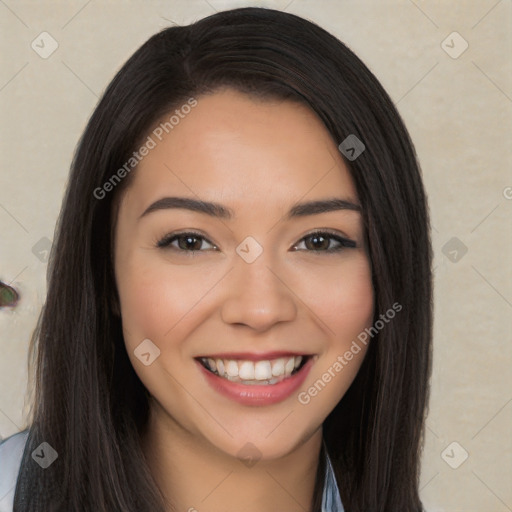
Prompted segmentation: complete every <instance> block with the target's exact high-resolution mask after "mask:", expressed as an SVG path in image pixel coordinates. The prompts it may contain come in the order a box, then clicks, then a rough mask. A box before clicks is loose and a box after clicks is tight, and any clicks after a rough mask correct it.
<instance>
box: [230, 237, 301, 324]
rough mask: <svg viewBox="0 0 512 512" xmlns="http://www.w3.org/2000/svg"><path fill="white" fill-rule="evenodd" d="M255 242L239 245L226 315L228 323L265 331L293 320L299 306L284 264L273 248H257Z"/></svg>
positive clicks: (231, 277)
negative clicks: (281, 272) (290, 287)
mask: <svg viewBox="0 0 512 512" xmlns="http://www.w3.org/2000/svg"><path fill="white" fill-rule="evenodd" d="M251 243H252V242H251V241H250V240H248V241H246V242H245V243H244V242H242V243H241V244H240V245H239V246H238V248H237V255H236V256H235V258H234V269H233V271H232V272H230V277H229V280H230V281H229V289H228V293H227V296H226V298H225V301H224V303H223V305H222V318H223V320H224V321H225V322H226V323H237V324H245V325H247V326H250V327H252V328H254V329H258V330H262V329H268V328H269V327H271V326H272V325H273V324H275V323H278V322H283V321H290V320H292V319H293V318H294V317H295V315H296V309H297V308H296V303H295V301H294V298H293V294H292V292H291V291H290V290H289V289H288V288H287V287H286V286H285V284H284V282H286V280H285V279H284V276H283V277H281V276H280V275H279V274H280V269H281V268H282V267H281V266H280V265H278V261H277V259H276V258H275V257H274V255H273V254H272V251H270V250H262V249H263V248H261V250H256V247H255V246H254V245H252V246H251ZM260 247H261V246H260ZM244 249H245V251H244ZM283 281H284V282H283Z"/></svg>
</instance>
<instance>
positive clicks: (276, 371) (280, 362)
mask: <svg viewBox="0 0 512 512" xmlns="http://www.w3.org/2000/svg"><path fill="white" fill-rule="evenodd" d="M285 362H286V359H283V358H282V357H281V358H280V359H276V360H275V361H274V362H273V363H272V375H273V376H274V377H279V376H280V375H284V364H285Z"/></svg>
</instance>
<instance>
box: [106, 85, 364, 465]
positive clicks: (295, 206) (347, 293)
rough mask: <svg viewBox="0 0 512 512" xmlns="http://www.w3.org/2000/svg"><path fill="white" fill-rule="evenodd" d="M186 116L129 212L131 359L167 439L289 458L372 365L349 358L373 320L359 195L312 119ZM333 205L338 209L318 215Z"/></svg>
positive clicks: (155, 154)
mask: <svg viewBox="0 0 512 512" xmlns="http://www.w3.org/2000/svg"><path fill="white" fill-rule="evenodd" d="M185 111H186V112H189V113H187V114H186V115H185V114H183V112H185ZM180 113H181V115H180V117H179V122H178V123H176V124H173V127H172V129H169V125H168V126H167V131H168V132H169V133H168V134H166V132H165V130H162V129H160V130H158V129H157V130H156V131H154V132H152V133H151V134H150V136H151V137H152V139H153V141H154V142H155V147H153V148H151V149H150V150H149V152H148V154H147V155H146V156H145V157H144V158H143V159H142V161H141V162H140V164H139V165H138V168H137V170H136V171H134V172H135V175H134V176H133V178H134V180H133V182H132V183H131V184H130V186H129V187H128V188H127V190H126V192H125V193H124V194H123V196H122V198H121V202H120V206H119V212H118V217H117V224H116V230H115V235H116V236H115V274H116V282H117V287H118V291H119V297H120V312H121V316H122V322H123V331H124V339H125V343H126V349H127V351H128V355H129V357H130V359H131V362H132V364H133V367H134V369H135V371H136V372H137V374H138V376H139V377H140V379H141V381H142V382H143V384H144V385H145V386H146V388H147V389H148V390H149V392H150V393H151V395H152V397H153V398H154V400H153V403H152V407H153V408H154V409H153V412H154V414H155V415H156V416H155V417H157V418H158V421H159V422H161V423H160V424H161V425H165V428H166V429H167V430H169V431H172V432H174V433H176V434H181V435H183V434H185V435H187V436H191V437H192V439H194V440H195V441H196V442H198V443H202V444H203V445H204V446H206V445H205V443H207V445H209V446H213V447H215V448H216V449H217V450H221V451H222V452H224V453H226V454H230V455H233V456H240V455H242V456H244V450H249V451H250V450H254V451H255V452H257V453H258V457H262V458H267V459H272V458H276V457H280V456H283V455H284V454H287V453H290V452H291V451H292V450H293V449H294V448H296V447H298V446H299V445H300V444H301V443H304V442H305V441H306V440H307V439H308V438H309V437H310V436H311V435H312V434H313V433H314V432H316V431H317V430H318V429H319V427H321V424H322V422H323V421H324V419H325V418H326V416H327V415H328V414H329V413H330V412H331V410H332V409H333V408H334V407H335V405H336V404H337V402H338V401H339V400H340V399H341V397H342V396H343V395H344V393H345V392H346V390H347V388H348V387H349V385H350V384H351V382H352V381H353V379H354V377H355V375H356V374H357V371H358V369H359V367H360V365H361V363H362V360H363V357H364V354H365V352H366V348H367V347H366V346H365V345H363V344H361V343H359V345H358V346H359V351H358V352H357V353H356V350H354V349H353V350H352V354H353V357H351V358H349V357H345V354H346V353H347V351H350V349H351V347H354V344H353V342H354V341H357V336H358V334H360V333H361V332H362V331H363V330H364V329H365V328H368V327H370V326H371V322H372V319H373V288H372V282H371V269H370V262H369V258H368V255H367V252H366V248H365V246H364V229H363V223H362V217H361V213H360V212H359V211H358V209H357V205H358V204H359V203H358V197H357V194H356V190H355V188H354V184H353V181H352V179H351V177H350V174H349V172H348V170H347V168H346V167H345V165H344V163H343V160H342V158H341V155H340V154H339V152H338V150H337V146H336V144H335V143H334V142H333V141H332V139H331V138H330V136H329V134H328V132H327V131H326V129H325V128H324V126H323V124H322V123H321V121H320V120H319V119H318V118H317V117H316V116H315V114H314V113H312V112H311V111H310V110H309V109H307V108H306V107H305V106H302V105H299V104H296V103H292V102H286V101H285V102H279V101H257V100H254V99H251V98H250V97H249V96H246V95H243V94H241V93H238V92H235V91H232V90H225V91H221V92H217V93H215V94H212V95H208V96H201V97H199V98H197V105H196V106H194V107H193V108H190V109H188V108H187V109H182V110H180ZM170 115H171V114H170ZM170 115H169V116H168V117H170ZM166 120H167V118H166ZM174 121H176V120H174ZM160 132H163V133H160ZM155 134H159V136H158V137H157V136H156V135H155ZM162 135H165V136H162ZM347 135H348V134H347ZM160 138H161V140H159V139H160ZM148 146H153V143H150V144H148ZM165 198H179V199H165ZM186 200H188V203H187V202H186ZM326 200H337V201H339V203H336V205H337V206H335V207H333V206H332V205H333V204H335V203H334V202H333V203H331V207H329V205H327V206H326V205H324V206H319V205H317V206H315V205H314V204H313V203H314V202H316V201H326ZM202 202H204V203H215V205H217V206H215V207H213V206H203V207H201V209H200V211H199V209H198V207H192V206H193V205H196V206H197V205H199V204H201V203H202ZM350 204H352V205H355V206H354V207H352V206H350ZM152 205H153V206H152ZM187 205H188V207H187ZM340 205H341V206H348V208H347V207H345V208H340ZM316 231H319V232H321V234H317V235H315V234H314V233H315V232H316ZM326 231H327V232H328V233H325V232H326ZM191 232H192V234H191ZM354 354H355V355H354ZM208 360H209V361H208ZM342 361H343V362H342ZM336 363H337V364H336ZM208 365H209V366H210V369H206V368H205V366H208ZM340 367H341V369H340ZM212 370H213V371H212ZM222 372H224V373H223V376H221V375H218V374H219V373H222ZM292 372H293V373H292ZM247 443H251V444H252V445H254V447H255V448H254V447H251V448H250V449H249V448H248V445H247ZM249 455H251V454H249Z"/></svg>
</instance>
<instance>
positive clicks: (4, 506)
mask: <svg viewBox="0 0 512 512" xmlns="http://www.w3.org/2000/svg"><path fill="white" fill-rule="evenodd" d="M27 439H28V430H25V431H23V432H18V433H17V434H14V435H12V436H10V437H8V438H6V439H3V440H1V441H0V512H12V505H13V500H14V490H15V488H16V481H17V479H18V473H19V470H20V464H21V458H22V456H23V450H24V449H25V444H26V442H27Z"/></svg>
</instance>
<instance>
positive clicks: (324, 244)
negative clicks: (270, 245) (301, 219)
mask: <svg viewBox="0 0 512 512" xmlns="http://www.w3.org/2000/svg"><path fill="white" fill-rule="evenodd" d="M332 242H334V247H333V246H332V245H331V244H332ZM301 243H303V244H304V246H305V247H306V250H308V251H314V252H327V253H332V252H339V251H342V250H344V249H348V248H354V247H356V243H355V242H354V240H350V239H349V238H345V237H343V236H341V235H338V234H335V233H330V232H329V231H315V232H313V233H309V235H306V236H305V237H303V238H302V239H301V240H300V242H299V244H297V245H295V246H294V247H293V249H294V250H304V249H297V247H298V246H299V245H300V244H301Z"/></svg>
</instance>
